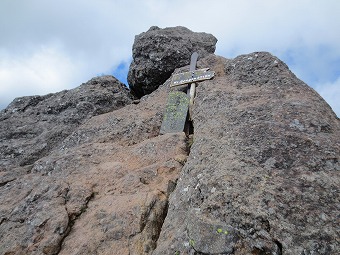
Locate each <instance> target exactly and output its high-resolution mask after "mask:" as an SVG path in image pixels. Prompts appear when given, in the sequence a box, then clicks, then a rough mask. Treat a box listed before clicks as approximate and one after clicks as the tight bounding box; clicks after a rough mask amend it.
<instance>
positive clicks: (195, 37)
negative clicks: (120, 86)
mask: <svg viewBox="0 0 340 255" xmlns="http://www.w3.org/2000/svg"><path fill="white" fill-rule="evenodd" d="M216 42H217V39H216V38H215V37H214V36H213V35H211V34H207V33H196V32H192V31H191V30H189V29H187V28H185V27H180V26H178V27H168V28H164V29H161V28H159V27H156V26H154V27H151V28H150V29H149V30H148V31H147V32H144V33H141V34H139V35H137V36H136V37H135V42H134V44H133V48H132V56H133V61H132V63H131V65H130V69H129V74H128V83H129V85H130V88H131V90H132V91H133V92H134V94H135V95H136V96H138V97H141V96H143V95H145V94H149V93H151V92H152V91H154V90H155V89H157V88H158V87H159V86H160V85H161V84H163V83H164V82H165V81H166V80H167V79H168V78H169V77H170V76H171V74H172V72H173V71H174V70H175V69H176V68H178V67H181V66H185V65H188V64H189V63H190V56H191V54H192V53H193V52H194V51H197V52H198V54H199V56H200V57H201V58H203V57H205V56H207V55H209V54H212V53H214V52H215V48H216Z"/></svg>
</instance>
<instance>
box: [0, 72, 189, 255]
mask: <svg viewBox="0 0 340 255" xmlns="http://www.w3.org/2000/svg"><path fill="white" fill-rule="evenodd" d="M110 79H111V78H110ZM92 81H93V80H92ZM91 83H92V82H91ZM91 86H92V85H91ZM98 86H99V87H98ZM101 86H102V85H101V84H97V85H95V87H90V88H92V89H93V90H95V91H97V92H98V95H97V94H96V95H97V96H98V97H99V98H101V97H104V96H105V95H106V93H107V92H106V90H105V89H103V88H101ZM164 88H165V87H164ZM88 90H89V86H88V84H87V85H85V86H80V87H79V88H77V89H76V91H77V94H76V95H83V96H84V97H90V98H91V93H89V91H88ZM124 93H125V92H124ZM62 94H65V93H64V92H62ZM53 96H58V94H57V95H52V96H51V97H53ZM114 96H115V94H114V95H110V96H109V97H110V98H109V99H108V100H107V101H109V100H114V102H111V103H110V102H106V100H104V102H106V103H108V104H109V105H110V107H111V110H106V109H105V107H102V109H98V111H99V110H100V111H104V112H105V111H108V113H105V114H100V115H97V116H94V117H92V118H87V119H85V120H83V124H81V125H78V127H77V128H75V129H74V130H73V132H71V133H70V135H69V136H67V137H66V139H63V140H60V141H59V142H58V143H57V144H56V145H55V146H54V147H53V148H51V150H50V151H49V152H48V153H46V154H45V153H44V154H41V155H40V158H38V157H39V154H37V155H36V156H34V160H32V161H33V164H31V165H25V166H18V164H17V162H20V161H19V160H16V158H14V159H13V161H12V162H13V163H12V164H6V168H1V172H0V183H1V185H0V197H1V201H2V202H1V205H0V254H7V255H8V254H25V255H26V254H113V253H114V254H150V253H151V251H152V250H153V249H154V248H155V244H156V240H157V238H158V235H159V232H160V228H161V225H162V223H163V220H164V217H165V215H166V212H167V205H168V196H169V194H170V192H171V191H172V190H173V189H174V187H175V185H176V180H177V177H178V174H179V171H180V170H181V168H182V164H183V162H184V161H185V159H186V155H187V151H186V138H185V135H184V134H182V133H179V134H169V135H166V136H160V137H158V132H159V128H160V124H161V119H162V112H163V109H164V105H165V102H166V89H163V90H160V91H159V92H157V93H155V94H154V95H153V96H149V97H146V98H143V100H141V102H140V103H139V104H138V105H135V104H130V105H128V106H126V107H124V108H121V109H117V110H113V111H112V109H114V107H115V105H117V104H118V105H120V102H121V101H122V100H126V98H127V99H128V100H129V101H128V102H131V99H130V95H129V93H128V91H127V93H126V96H125V94H123V95H121V97H118V98H115V97H114ZM81 98H82V97H81ZM68 100H70V102H68V101H67V100H65V101H64V102H65V103H66V104H71V103H72V104H74V105H75V108H77V106H76V105H79V104H81V102H82V100H81V99H79V98H77V97H76V96H70V97H68ZM16 101H18V100H16ZM44 103H45V106H46V108H48V107H47V106H48V105H46V102H44ZM50 103H56V104H57V102H54V100H53V101H51V102H50ZM12 105H13V104H12ZM42 108H43V107H42V106H41V105H38V104H37V105H36V106H30V109H29V110H30V112H38V111H40V109H42ZM8 109H11V108H7V111H8ZM70 111H71V113H72V112H77V111H78V109H73V108H72V110H70ZM23 112H24V111H23ZM90 114H91V111H89V112H88V115H86V116H89V115H90ZM22 115H24V114H22ZM60 115H61V116H60ZM60 115H59V116H57V117H60V118H61V119H62V118H63V117H62V116H63V115H62V114H60ZM14 116H15V115H14ZM14 116H12V117H13V118H14ZM10 117H11V116H9V119H10ZM57 117H56V116H55V118H54V119H57ZM65 117H68V118H71V116H69V114H65ZM27 119H28V117H27V118H23V120H22V122H20V123H21V124H25V121H26V120H27ZM6 120H8V119H5V120H3V121H5V122H6ZM51 122H52V121H51ZM61 122H62V121H61ZM2 123H3V122H2ZM12 123H15V122H14V121H12ZM42 124H44V123H40V122H38V121H37V122H36V123H34V124H31V129H35V128H39V126H40V125H42ZM52 124H53V123H50V124H49V125H50V126H48V127H49V128H50V129H51V132H53V128H52ZM44 125H45V124H44ZM56 126H57V127H58V125H57V124H56ZM12 128H14V127H12ZM67 130H68V129H67ZM2 131H5V130H2ZM46 132H47V131H46ZM26 138H27V137H26V135H25V133H22V136H21V137H20V136H19V137H17V138H16V139H17V140H19V142H21V141H20V139H26ZM12 139H13V140H12V143H11V144H10V143H8V141H7V140H3V143H6V146H8V147H9V146H10V145H12V146H13V147H15V146H17V144H18V142H17V141H16V140H14V138H12ZM13 141H15V142H13ZM6 162H8V161H6Z"/></svg>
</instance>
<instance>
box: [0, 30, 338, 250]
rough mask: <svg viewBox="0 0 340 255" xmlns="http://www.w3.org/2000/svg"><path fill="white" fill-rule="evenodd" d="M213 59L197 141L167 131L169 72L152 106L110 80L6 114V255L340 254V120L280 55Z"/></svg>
mask: <svg viewBox="0 0 340 255" xmlns="http://www.w3.org/2000/svg"><path fill="white" fill-rule="evenodd" d="M176 29H178V28H175V30H176ZM180 29H181V30H183V31H189V30H185V28H180ZM167 30H170V31H171V30H173V29H172V28H169V29H159V28H157V27H152V28H151V29H150V30H149V31H148V32H146V33H145V34H144V35H146V34H147V33H151V32H152V33H153V34H154V36H155V38H162V37H163V36H164V33H165V31H167ZM141 35H143V33H142V34H141ZM141 35H139V36H137V37H136V38H138V37H141ZM181 36H182V37H181ZM191 36H192V38H191ZM209 37H210V36H209ZM188 38H189V39H188ZM194 39H195V36H194V34H192V33H191V32H188V33H186V34H185V35H182V34H181V33H178V35H177V41H181V43H180V44H176V43H174V42H173V40H164V41H160V42H159V44H154V45H153V46H152V44H149V45H148V47H146V48H145V50H146V51H145V54H146V55H150V54H152V53H154V54H156V55H157V54H158V53H159V47H162V48H171V49H172V50H174V51H176V50H178V51H179V52H182V51H181V50H183V48H185V49H190V50H191V49H192V48H191V47H192V45H191V44H190V43H189V42H193V41H194ZM202 41H204V40H202ZM212 41H214V40H212ZM215 43H216V40H215ZM179 45H181V46H179ZM183 45H185V47H184V46H183ZM134 47H135V46H134ZM176 47H180V49H179V48H178V49H177V48H176ZM199 47H203V46H199ZM211 47H212V48H214V43H213V46H211ZM190 50H188V52H187V53H185V54H186V55H185V56H183V61H184V59H185V61H186V62H177V63H178V64H177V65H175V66H173V65H174V63H176V61H177V60H178V57H177V56H173V58H171V55H170V56H169V57H168V58H167V60H166V59H165V60H164V61H165V62H162V64H160V65H162V66H167V64H169V66H170V65H172V66H173V67H172V68H174V70H172V71H171V72H174V73H180V72H185V71H188V70H189V66H188V64H189V62H190V54H191V52H190ZM195 50H197V48H195ZM197 51H199V50H197ZM202 51H203V50H202ZM140 52H142V50H141V51H140ZM182 53H183V54H184V52H182ZM212 53H213V52H211V51H207V52H206V53H202V52H201V51H199V61H198V63H197V68H199V69H204V68H210V70H211V71H214V72H215V76H214V77H213V78H212V79H210V80H204V81H200V82H197V83H196V85H197V88H196V97H195V101H194V105H193V107H192V109H191V112H192V114H191V119H192V124H193V130H192V132H191V134H190V135H188V133H184V132H178V133H168V134H164V135H160V134H159V131H160V127H161V124H162V121H163V117H164V112H165V108H166V103H167V98H168V95H169V92H170V91H172V90H174V88H170V83H171V73H170V74H167V75H166V76H164V77H167V78H165V79H167V80H166V81H162V82H161V85H160V86H159V87H158V88H156V87H157V86H156V87H154V88H153V89H151V88H150V90H148V93H150V94H149V95H146V96H143V97H142V98H141V99H140V100H135V98H134V97H133V96H132V94H131V92H130V91H129V90H128V89H127V88H126V87H125V86H124V85H123V84H121V83H120V82H119V81H118V80H116V79H115V78H114V77H112V76H104V77H97V78H94V79H91V80H90V81H88V82H86V83H84V84H82V85H81V86H79V87H77V88H75V89H73V90H69V91H62V92H59V93H55V94H49V95H46V96H30V97H23V98H18V99H15V100H14V101H13V102H12V103H11V104H10V105H9V106H8V107H7V108H6V109H4V110H2V111H1V112H0V199H1V204H0V254H1V255H10V254H11V255H12V254H18V255H19V254H20V255H24V254H25V255H26V254H39V255H40V254H48V255H54V254H60V255H61V254H63V255H70V254H74V255H76V254H77V255H80V254H117V255H118V254H119V255H120V254H122V255H124V254H126V255H139V254H140V255H147V254H154V255H158V254H169V255H170V254H171V255H184V254H187V255H188V254H192V255H193V254H197V255H199V254H206V255H212V254H225V255H227V254H233V255H243V254H249V255H250V254H252V255H265V254H271V255H284V254H289V255H290V254H292V255H295V254H296V255H335V254H340V240H339V211H340V208H339V205H340V197H339V187H340V175H339V172H340V163H339V156H340V138H339V137H340V121H339V119H338V118H337V117H336V115H335V113H334V112H333V111H332V109H331V108H330V107H329V106H328V104H327V103H326V102H325V101H324V100H323V99H322V98H321V97H320V96H319V95H318V94H317V93H316V92H315V91H314V90H313V89H312V88H310V87H309V86H308V85H306V84H305V83H304V82H302V81H301V80H299V79H298V78H297V77H296V76H295V75H294V74H293V73H292V72H291V71H290V70H289V68H288V66H287V65H286V64H285V63H283V62H282V61H281V60H280V59H278V58H277V57H275V56H273V55H271V54H270V53H267V52H254V53H250V54H245V55H241V56H238V57H236V58H234V59H226V58H224V57H222V56H216V55H214V54H212ZM134 57H135V56H134ZM139 61H141V63H143V61H142V60H141V59H140V60H139ZM144 61H145V66H147V65H150V66H152V65H151V64H150V63H149V62H148V61H149V60H148V59H147V58H145V60H144ZM155 66H156V64H155ZM157 70H159V73H158V72H157ZM153 72H154V73H153V74H152V76H155V77H156V76H161V73H162V70H160V69H157V68H155V71H153ZM169 72H170V71H169ZM130 73H131V69H130ZM130 73H129V82H130V83H131V81H133V82H135V84H140V83H139V81H138V80H137V78H133V76H130ZM143 86H144V85H143ZM185 87H186V85H183V86H182V87H181V88H179V89H180V90H185ZM176 89H177V88H176ZM152 90H153V92H151V91H152Z"/></svg>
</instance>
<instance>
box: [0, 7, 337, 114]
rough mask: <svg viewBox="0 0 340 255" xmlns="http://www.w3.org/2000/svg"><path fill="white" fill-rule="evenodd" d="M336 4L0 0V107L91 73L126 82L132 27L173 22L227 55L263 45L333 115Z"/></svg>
mask: <svg viewBox="0 0 340 255" xmlns="http://www.w3.org/2000/svg"><path fill="white" fill-rule="evenodd" d="M339 13H340V1H338V0H326V1H319V0H275V1H274V0H248V1H247V0H237V1H231V0H230V1H228V0H212V1H203V0H163V1H162V0H144V1H137V0H121V1H118V0H73V1H69V0H58V1H52V0H25V1H22V0H1V1H0V34H1V40H0V109H2V108H4V107H6V106H7V105H8V104H9V103H10V102H11V101H12V100H13V99H14V98H15V97H19V96H26V95H34V94H47V93H50V92H57V91H60V90H63V89H71V88H74V87H77V86H79V85H80V84H81V83H83V82H86V81H87V80H89V79H90V78H92V77H94V76H96V75H98V74H114V75H115V76H117V78H119V79H121V80H122V81H123V82H126V79H125V78H126V75H127V70H128V66H129V63H130V61H131V55H132V53H131V48H132V44H133V40H134V36H135V35H136V34H139V33H141V32H144V31H146V30H148V28H149V27H150V26H153V25H156V26H159V27H170V26H178V25H181V26H186V27H188V28H189V29H191V30H193V31H196V32H207V33H212V34H213V35H214V36H216V37H217V39H218V43H217V49H216V54H218V55H222V56H224V57H227V58H233V57H235V56H237V55H240V54H246V53H250V52H254V51H269V52H271V53H272V54H274V55H276V56H277V57H279V58H280V59H282V60H283V61H285V62H286V63H287V64H288V66H289V67H290V69H291V70H292V71H293V72H294V73H295V74H296V75H297V76H298V77H299V78H300V79H302V80H303V81H305V82H306V83H307V84H308V85H310V86H311V87H313V88H314V89H316V90H317V91H318V92H319V93H320V94H321V96H323V97H324V98H325V99H326V101H327V102H328V103H329V104H330V105H331V107H332V108H333V110H334V111H335V112H336V113H337V115H338V116H340V100H339V98H340V33H339V32H338V30H339V27H340V15H339Z"/></svg>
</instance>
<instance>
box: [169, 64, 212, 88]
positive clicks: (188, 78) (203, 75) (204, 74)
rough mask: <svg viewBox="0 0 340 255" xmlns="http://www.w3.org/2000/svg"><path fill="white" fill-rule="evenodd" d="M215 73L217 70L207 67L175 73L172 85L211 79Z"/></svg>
mask: <svg viewBox="0 0 340 255" xmlns="http://www.w3.org/2000/svg"><path fill="white" fill-rule="evenodd" d="M214 75H215V72H213V71H208V69H207V68H204V69H199V70H195V71H190V72H185V73H179V74H174V75H173V76H172V80H171V84H170V87H176V86H180V85H184V84H188V83H193V82H198V81H204V80H210V79H211V78H213V77H214Z"/></svg>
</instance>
